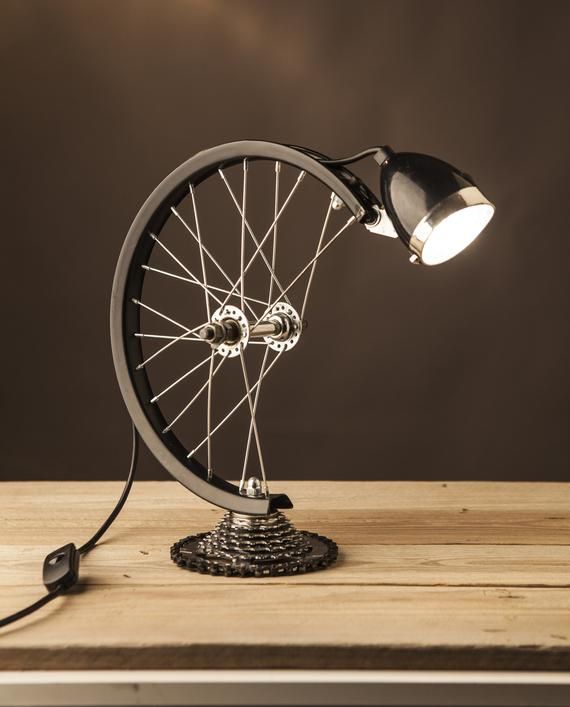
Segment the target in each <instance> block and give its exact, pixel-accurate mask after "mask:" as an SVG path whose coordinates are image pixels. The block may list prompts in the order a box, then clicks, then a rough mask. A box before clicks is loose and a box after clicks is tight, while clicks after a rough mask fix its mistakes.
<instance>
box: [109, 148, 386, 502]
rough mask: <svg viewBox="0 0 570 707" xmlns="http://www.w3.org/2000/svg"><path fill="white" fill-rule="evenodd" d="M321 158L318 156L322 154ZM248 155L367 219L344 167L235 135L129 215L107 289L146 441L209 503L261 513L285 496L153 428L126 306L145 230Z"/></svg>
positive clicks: (117, 361)
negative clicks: (213, 470) (263, 490)
mask: <svg viewBox="0 0 570 707" xmlns="http://www.w3.org/2000/svg"><path fill="white" fill-rule="evenodd" d="M323 157H324V156H323ZM244 158H247V159H248V160H264V159H265V160H278V161H280V162H283V163H285V164H288V165H291V166H293V167H296V168H298V169H300V170H304V171H305V172H307V173H308V174H310V175H312V176H313V177H315V178H316V179H317V180H318V181H320V182H321V183H322V184H324V185H325V186H326V187H327V188H328V189H330V190H331V191H333V192H335V193H336V194H337V196H338V197H339V198H340V199H342V201H343V202H344V204H345V205H346V207H347V208H348V209H349V211H350V212H351V213H352V214H353V216H354V217H355V219H356V220H358V221H366V220H368V218H370V214H371V209H372V204H373V203H375V202H376V201H377V200H376V198H375V197H374V195H373V194H371V193H370V192H369V190H368V189H367V187H366V186H365V185H364V184H363V183H362V182H361V181H360V180H359V179H358V178H357V177H355V176H354V175H353V174H352V173H350V172H349V171H348V170H346V169H344V168H341V169H337V168H334V169H333V168H328V167H326V166H324V165H322V164H321V163H320V162H319V161H318V160H317V159H316V158H315V157H313V156H311V155H310V154H308V153H306V152H304V151H303V149H302V148H292V147H288V146H286V145H281V144H278V143H271V142H262V141H241V142H233V143H228V144H225V145H219V146H217V147H214V148H211V149H209V150H205V151H203V152H200V153H198V154H197V155H195V156H194V157H192V158H190V159H189V160H187V161H186V162H185V163H184V164H182V165H181V166H180V167H178V168H177V169H176V170H174V171H173V172H172V173H171V174H170V175H169V176H168V177H166V179H164V180H163V181H162V182H161V184H159V186H158V187H157V188H156V189H155V190H154V191H153V192H152V194H151V195H150V196H149V197H148V199H147V200H146V202H145V203H144V205H143V206H142V208H141V209H140V211H139V213H138V214H137V216H136V217H135V219H134V221H133V223H132V225H131V227H130V229H129V232H128V234H127V237H126V239H125V241H124V244H123V247H122V250H121V253H120V255H119V259H118V262H117V267H116V271H115V277H114V281H113V288H112V294H111V312H110V325H111V347H112V354H113V362H114V365H115V371H116V375H117V379H118V382H119V387H120V389H121V393H122V395H123V398H124V400H125V404H126V406H127V409H128V411H129V414H130V416H131V418H132V420H133V422H134V424H135V426H136V427H137V429H138V431H139V433H140V435H141V438H142V439H143V441H144V442H145V444H146V446H147V447H148V448H149V450H150V451H151V452H152V454H153V455H154V456H155V457H156V459H157V460H158V461H159V463H160V464H161V465H162V466H163V467H164V468H165V469H166V470H167V471H168V472H169V473H170V474H171V475H172V476H173V477H174V478H175V479H176V480H178V481H179V482H180V483H181V484H182V485H183V486H185V487H186V488H187V489H189V490H190V491H192V492H193V493H195V494H196V495H198V496H199V497H201V498H203V499H205V500H207V501H209V502H210V503H213V504H214V505H217V506H220V507H222V508H226V509H228V510H232V511H236V512H241V513H248V514H253V515H265V514H267V513H269V512H270V511H271V510H272V509H274V508H290V507H291V506H292V504H291V502H290V500H289V499H288V498H287V497H286V496H284V495H272V496H270V497H269V498H250V497H247V496H243V495H241V494H240V493H239V489H238V487H237V486H236V485H234V484H231V483H229V482H228V481H226V480H225V479H223V478H221V477H219V476H215V475H214V476H213V477H212V478H211V479H210V480H208V479H207V471H206V469H205V468H204V466H203V465H202V464H201V463H200V462H199V461H198V460H197V459H195V458H194V457H191V458H190V459H188V458H187V454H186V450H185V447H184V446H183V445H182V444H181V443H180V441H179V440H178V438H177V437H176V435H175V434H174V433H173V432H172V431H169V432H167V433H166V434H164V433H162V432H159V431H160V430H162V429H163V428H164V426H165V420H164V418H163V416H162V414H161V412H160V410H159V409H158V407H157V406H153V405H151V404H150V403H149V402H148V401H149V400H150V398H151V397H152V395H151V393H152V391H151V387H150V383H149V380H148V376H147V374H146V371H145V370H144V369H141V370H136V371H135V368H136V365H135V363H134V362H136V361H140V360H141V342H140V339H137V338H136V337H135V336H134V335H133V333H134V332H135V331H137V329H138V327H139V319H140V312H139V310H138V308H133V307H128V306H126V305H127V303H129V302H130V301H131V300H132V299H133V298H135V299H136V298H138V297H140V294H141V291H142V286H143V281H144V271H143V269H142V268H141V265H142V264H144V263H146V262H147V260H148V258H149V256H150V253H151V251H152V248H153V247H154V242H153V241H152V240H151V239H150V238H144V237H143V236H144V235H145V234H147V232H148V231H151V232H152V233H154V234H156V235H158V234H160V231H161V229H162V227H163V226H164V224H165V223H166V221H167V219H168V217H169V216H170V213H171V211H170V209H171V207H172V206H174V207H175V206H177V205H178V204H179V203H180V202H181V201H182V199H183V198H184V197H185V196H186V195H187V194H188V193H189V185H190V184H192V185H193V186H197V185H198V184H200V183H201V182H202V181H204V180H205V179H207V178H208V177H209V176H211V175H212V174H213V173H214V172H215V171H217V169H218V168H220V167H227V166H230V165H233V164H236V163H239V162H241V161H242V160H243V159H244Z"/></svg>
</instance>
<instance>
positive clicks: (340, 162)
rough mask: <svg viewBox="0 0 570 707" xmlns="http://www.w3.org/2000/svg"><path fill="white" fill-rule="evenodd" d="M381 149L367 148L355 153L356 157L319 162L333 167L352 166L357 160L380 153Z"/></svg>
mask: <svg viewBox="0 0 570 707" xmlns="http://www.w3.org/2000/svg"><path fill="white" fill-rule="evenodd" d="M383 149H384V148H383V147H369V148H368V149H367V150H362V152H357V153H356V155H351V156H350V157H342V158H340V159H336V160H322V159H321V160H319V161H320V162H321V163H322V164H326V165H329V166H331V167H334V166H335V165H339V166H341V165H345V164H352V163H353V162H358V160H361V159H364V157H368V156H369V155H375V154H376V153H377V152H380V151H382V150H383Z"/></svg>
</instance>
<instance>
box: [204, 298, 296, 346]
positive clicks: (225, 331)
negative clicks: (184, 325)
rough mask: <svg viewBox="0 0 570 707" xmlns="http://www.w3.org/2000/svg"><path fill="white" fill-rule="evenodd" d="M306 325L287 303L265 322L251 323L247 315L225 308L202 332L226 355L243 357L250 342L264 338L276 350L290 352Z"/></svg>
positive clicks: (274, 311)
mask: <svg viewBox="0 0 570 707" xmlns="http://www.w3.org/2000/svg"><path fill="white" fill-rule="evenodd" d="M302 329H303V323H302V322H301V319H300V317H299V315H298V314H297V312H296V311H295V309H294V308H293V307H292V306H291V305H290V304H287V303H285V302H278V303H277V304H275V305H274V306H273V307H272V308H271V309H270V310H269V311H268V312H267V313H266V315H265V317H263V318H262V319H261V320H259V321H257V322H255V321H248V319H247V317H246V316H245V314H244V312H243V311H242V310H241V309H239V308H238V307H234V306H233V305H224V306H223V307H220V308H219V309H217V310H216V311H215V312H214V313H213V314H212V320H211V322H210V323H208V324H206V325H205V326H203V327H202V328H201V329H200V330H199V331H198V336H199V337H200V338H201V339H203V340H204V341H206V342H208V343H209V344H210V346H211V347H212V348H213V349H215V350H216V351H217V352H218V353H219V354H221V355H222V356H226V357H228V358H233V357H235V356H239V353H240V348H241V349H245V347H246V346H247V344H248V343H249V340H250V339H254V338H255V339H263V341H264V342H265V343H266V344H267V345H268V346H269V347H270V348H271V349H273V350H275V351H288V350H290V349H292V348H293V346H295V344H296V343H297V342H298V341H299V338H300V336H301V332H302Z"/></svg>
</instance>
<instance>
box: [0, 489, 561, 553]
mask: <svg viewBox="0 0 570 707" xmlns="http://www.w3.org/2000/svg"><path fill="white" fill-rule="evenodd" d="M161 484H162V486H161ZM22 486H24V488H22ZM37 486H38V488H37V489H35V487H36V484H30V485H29V487H26V485H25V484H24V485H22V484H20V485H18V484H17V483H8V484H3V487H2V491H3V501H2V508H1V509H0V518H1V527H2V535H1V538H0V541H1V542H2V544H6V545H24V544H26V543H27V542H29V539H30V537H42V539H43V540H44V541H45V542H46V544H47V543H49V544H54V545H58V544H61V543H64V542H68V541H69V539H70V533H73V535H74V536H75V537H76V538H77V541H78V542H81V541H82V539H84V538H86V537H87V536H88V535H89V534H90V533H91V532H92V531H93V529H94V528H95V527H96V526H97V524H98V523H100V522H101V520H102V519H103V518H104V517H105V515H106V514H107V513H108V512H109V510H110V508H111V507H112V505H113V503H114V500H115V499H116V497H117V496H118V494H119V493H120V488H121V485H120V484H119V483H116V482H115V483H114V482H75V483H70V484H66V485H65V486H64V487H63V490H58V489H62V485H61V484H57V483H55V482H41V483H39V484H38V485H37ZM275 486H276V491H281V490H286V489H289V487H290V489H289V490H290V492H291V495H292V496H294V497H295V500H296V501H298V505H297V506H296V508H295V509H294V510H292V511H291V512H290V513H289V515H290V518H291V519H292V520H293V522H294V523H295V524H296V525H297V526H298V527H300V528H306V529H308V530H315V531H317V532H320V533H322V534H324V535H328V536H329V537H332V538H333V539H334V540H336V542H338V543H339V544H342V545H348V544H367V543H368V544H374V545H378V544H389V545H392V544H405V545H406V544H416V545H419V544H424V543H425V544H430V545H431V544H436V543H452V544H455V543H462V544H463V543H468V544H506V545H514V544H522V545H568V544H570V510H569V509H570V489H568V488H567V486H566V485H565V484H536V483H533V484H512V487H513V488H512V499H509V502H508V503H507V499H508V498H509V493H508V489H507V488H505V487H508V486H509V485H508V484H497V486H498V487H501V488H499V490H498V491H493V489H492V487H493V484H490V483H487V482H485V483H466V482H453V483H452V482H448V483H447V484H446V485H445V487H442V484H439V483H437V484H430V483H427V484H418V486H420V487H425V488H420V490H419V491H418V489H417V488H416V484H414V483H412V482H402V483H399V482H332V483H331V484H330V485H329V484H328V482H327V493H326V494H320V493H318V492H316V485H315V483H314V482H299V481H297V482H291V483H290V484H287V483H284V482H280V483H277V484H275ZM329 486H330V490H329ZM353 486H354V487H357V488H358V489H359V491H358V492H357V490H356V489H355V488H353ZM434 486H435V487H436V488H435V489H434V488H433V487H434ZM163 487H164V490H162V488H163ZM34 489H35V490H34ZM46 498H49V499H50V501H49V503H46ZM316 498H318V507H317V509H315V508H314V507H311V504H312V506H314V505H315V502H316V501H315V499H316ZM59 499H61V501H59ZM446 499H447V505H445V503H446ZM359 500H361V501H362V503H363V505H362V506H359V505H358V503H359ZM220 516H221V512H220V511H219V510H218V509H215V508H212V507H210V506H209V505H208V504H206V503H205V502H204V501H201V500H200V499H198V498H196V497H195V496H193V495H192V494H190V493H188V492H187V491H185V490H184V489H183V488H182V487H181V486H180V485H179V484H177V483H175V482H139V483H137V484H135V487H134V490H133V495H132V498H131V499H129V503H128V505H127V507H126V508H125V510H124V512H123V513H122V514H121V517H120V518H119V520H118V521H117V524H116V526H115V527H114V529H113V533H114V535H113V536H114V537H120V542H121V543H125V544H135V545H138V544H140V543H143V544H158V543H160V542H164V540H165V538H166V537H168V539H167V542H168V543H169V544H170V543H172V542H174V541H175V540H177V539H179V538H180V537H183V536H185V535H188V534H192V533H196V532H201V531H204V530H208V529H209V528H210V527H212V525H213V524H215V522H216V521H217V519H218V518H219V517H220ZM165 529H171V531H172V532H171V534H170V535H169V536H166V535H165V534H164V533H163V530H165Z"/></svg>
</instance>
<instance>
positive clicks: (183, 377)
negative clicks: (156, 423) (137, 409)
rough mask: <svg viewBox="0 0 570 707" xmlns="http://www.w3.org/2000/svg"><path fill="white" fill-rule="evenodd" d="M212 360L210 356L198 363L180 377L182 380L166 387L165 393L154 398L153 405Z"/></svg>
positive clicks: (179, 379) (162, 392) (177, 380)
mask: <svg viewBox="0 0 570 707" xmlns="http://www.w3.org/2000/svg"><path fill="white" fill-rule="evenodd" d="M210 358H211V356H208V357H207V358H205V359H204V360H203V361H200V363H198V364H197V365H196V366H194V367H193V368H191V369H190V370H189V371H186V373H184V375H182V376H180V378H177V379H176V380H175V381H174V382H173V383H171V384H170V385H169V386H167V387H166V388H165V389H164V390H163V391H161V392H160V393H159V394H158V395H155V396H154V398H152V399H151V401H150V402H151V403H156V401H157V400H158V399H159V398H162V396H163V395H164V394H165V393H168V391H169V390H172V388H174V386H175V385H178V383H180V382H181V381H183V380H184V379H185V378H188V376H190V375H192V373H194V372H195V371H197V370H198V369H199V368H201V367H202V366H203V365H204V364H205V363H208V361H209V360H210Z"/></svg>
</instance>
